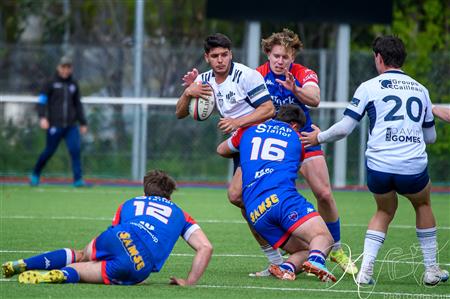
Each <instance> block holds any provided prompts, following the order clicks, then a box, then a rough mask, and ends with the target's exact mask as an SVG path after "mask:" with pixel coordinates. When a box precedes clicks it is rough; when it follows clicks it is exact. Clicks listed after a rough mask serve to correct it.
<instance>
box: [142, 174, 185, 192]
mask: <svg viewBox="0 0 450 299" xmlns="http://www.w3.org/2000/svg"><path fill="white" fill-rule="evenodd" d="M176 189H177V183H176V182H175V180H174V179H173V178H171V177H170V176H169V175H168V174H167V173H165V172H164V171H162V170H159V169H155V170H151V171H149V172H147V174H146V175H145V176H144V193H145V196H152V195H153V196H161V197H164V198H167V199H170V195H172V193H173V191H175V190H176Z"/></svg>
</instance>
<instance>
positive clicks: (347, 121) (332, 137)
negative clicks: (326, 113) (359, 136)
mask: <svg viewBox="0 0 450 299" xmlns="http://www.w3.org/2000/svg"><path fill="white" fill-rule="evenodd" d="M357 124H358V121H356V120H355V119H353V118H351V117H349V116H344V117H343V118H342V119H341V120H340V121H339V122H337V123H335V124H334V125H332V126H331V127H330V128H329V129H328V130H326V131H323V132H320V133H319V134H318V135H317V141H318V142H319V143H328V142H334V141H337V140H340V139H342V138H345V137H347V136H348V135H350V133H351V132H353V129H355V127H356V125H357Z"/></svg>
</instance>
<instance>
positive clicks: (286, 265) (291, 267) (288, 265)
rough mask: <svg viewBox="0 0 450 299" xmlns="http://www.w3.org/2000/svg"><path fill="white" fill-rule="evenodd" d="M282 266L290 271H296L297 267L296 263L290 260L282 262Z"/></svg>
mask: <svg viewBox="0 0 450 299" xmlns="http://www.w3.org/2000/svg"><path fill="white" fill-rule="evenodd" d="M280 268H281V269H284V270H288V271H291V272H294V273H295V272H296V267H295V265H294V264H293V263H290V262H284V263H282V264H281V265H280Z"/></svg>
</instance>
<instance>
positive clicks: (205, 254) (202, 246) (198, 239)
mask: <svg viewBox="0 0 450 299" xmlns="http://www.w3.org/2000/svg"><path fill="white" fill-rule="evenodd" d="M187 243H188V244H189V245H190V246H191V247H192V248H193V249H194V250H195V251H196V254H195V256H194V259H193V261H192V267H191V270H190V271H189V274H188V277H187V279H181V278H177V277H171V278H170V283H171V284H176V285H181V286H185V285H194V284H196V283H197V281H198V280H199V279H200V277H201V276H202V275H203V273H204V272H205V270H206V268H207V267H208V264H209V260H210V259H211V255H212V252H213V247H212V245H211V243H210V242H209V240H208V238H207V237H206V235H205V233H204V232H203V231H202V230H201V229H197V230H196V231H195V232H193V233H192V235H191V236H190V237H189V239H188V240H187Z"/></svg>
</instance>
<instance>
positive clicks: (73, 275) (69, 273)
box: [61, 267, 80, 283]
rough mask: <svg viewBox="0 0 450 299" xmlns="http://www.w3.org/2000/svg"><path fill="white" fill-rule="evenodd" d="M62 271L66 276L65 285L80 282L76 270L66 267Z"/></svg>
mask: <svg viewBox="0 0 450 299" xmlns="http://www.w3.org/2000/svg"><path fill="white" fill-rule="evenodd" d="M61 271H62V272H63V273H64V276H65V277H66V281H65V283H77V282H80V275H79V274H78V272H77V270H75V269H74V268H72V267H64V268H62V269H61Z"/></svg>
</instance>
